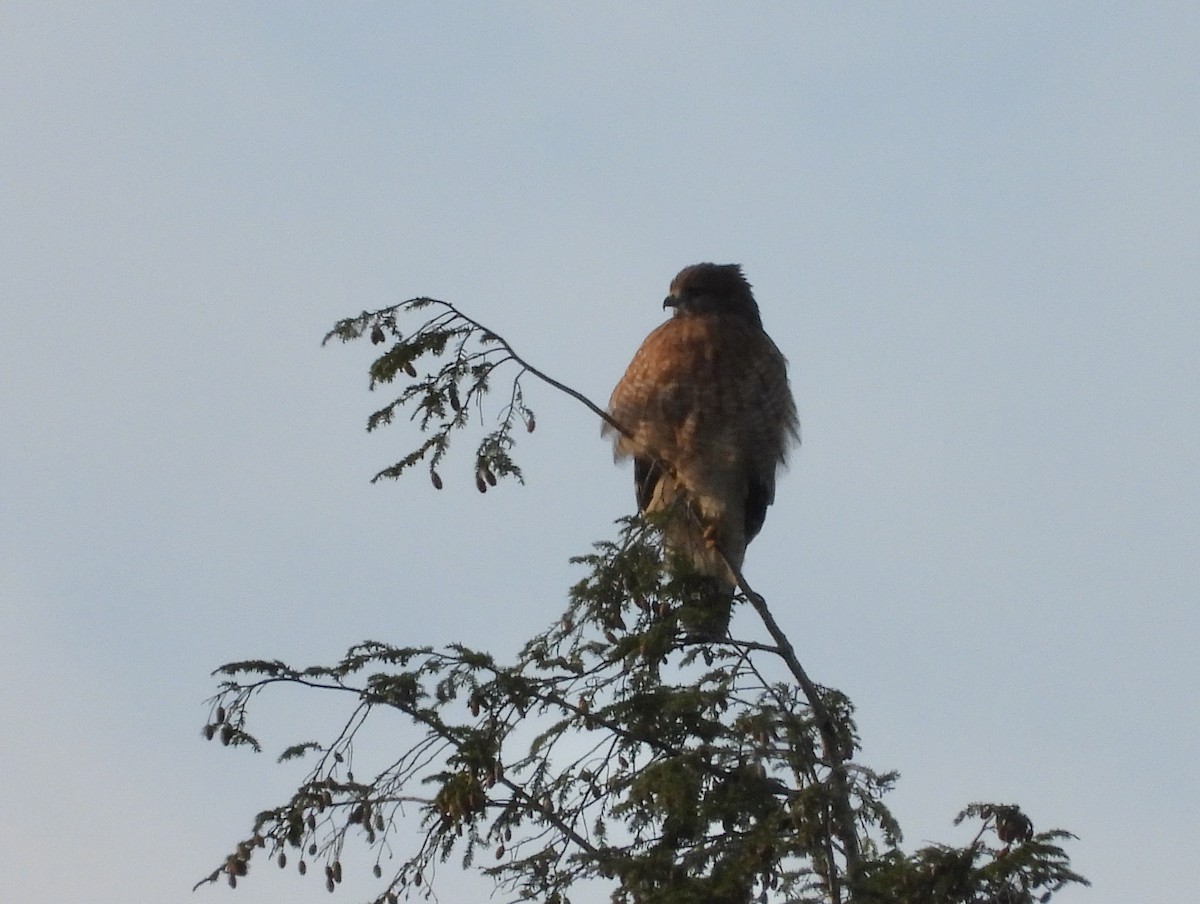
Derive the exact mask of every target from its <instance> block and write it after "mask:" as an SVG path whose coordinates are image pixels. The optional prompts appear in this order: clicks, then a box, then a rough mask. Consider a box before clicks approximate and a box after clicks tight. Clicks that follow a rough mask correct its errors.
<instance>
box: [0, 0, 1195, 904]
mask: <svg viewBox="0 0 1200 904" xmlns="http://www.w3.org/2000/svg"><path fill="white" fill-rule="evenodd" d="M0 97H2V102H3V112H2V115H0V142H2V143H0V212H2V213H0V216H2V220H0V222H2V224H3V225H0V415H2V417H3V427H2V428H0V531H2V537H0V539H2V542H0V681H2V682H3V687H4V693H3V695H0V726H3V730H2V731H0V850H3V852H4V855H5V861H6V863H7V864H8V867H7V868H6V870H5V878H4V883H3V887H4V896H5V898H6V899H8V900H12V901H22V902H35V901H47V902H50V901H69V900H77V901H88V902H96V904H109V902H114V904H115V902H126V901H146V902H166V901H196V902H200V904H206V902H209V901H227V900H233V901H236V902H239V904H256V902H272V904H274V902H283V901H305V900H312V901H317V900H324V898H325V896H326V893H325V891H324V889H323V887H322V884H321V882H320V880H319V879H314V878H313V877H311V876H310V877H309V878H308V879H307V880H301V879H299V878H298V877H296V876H295V874H294V873H292V872H290V871H289V872H288V873H287V874H282V873H279V872H278V871H274V870H272V871H267V870H264V869H262V868H259V869H258V870H257V871H256V873H255V874H254V875H252V876H251V877H250V879H249V881H248V882H246V883H244V885H243V886H242V887H241V888H239V889H238V891H237V892H235V893H231V892H230V891H229V890H228V889H226V888H224V887H216V888H206V889H202V890H201V891H199V892H197V893H196V894H195V895H192V894H191V893H190V891H189V889H190V888H191V886H192V884H193V883H194V882H195V881H196V880H197V879H198V878H200V877H201V876H202V875H204V874H205V873H207V872H208V871H209V870H210V869H212V868H213V867H214V866H215V865H216V864H217V863H218V862H219V861H220V860H221V859H222V858H223V856H224V854H225V853H226V851H227V850H228V848H229V846H230V844H231V843H232V842H234V841H235V840H237V839H238V838H241V837H243V835H244V834H245V833H246V832H247V830H248V828H249V825H250V821H251V819H252V817H253V814H254V813H255V812H257V811H258V810H260V809H263V808H264V807H267V806H270V805H273V804H275V803H278V802H281V801H282V799H283V797H284V795H285V794H286V793H287V791H288V790H289V788H290V787H291V784H289V783H291V782H294V781H296V780H297V779H298V778H299V775H300V773H299V772H298V771H297V770H287V769H283V768H281V767H276V766H275V765H274V764H273V763H274V755H275V754H277V753H278V752H279V751H280V750H281V749H282V748H283V747H284V746H286V745H287V744H290V743H292V742H294V741H298V740H304V739H307V738H309V737H311V736H313V735H314V734H316V733H318V731H319V730H321V729H322V728H324V727H327V726H329V725H332V724H333V722H332V719H333V718H334V717H335V716H336V712H335V710H333V708H332V707H330V708H328V709H323V708H322V704H320V703H318V702H315V701H308V700H306V699H304V698H300V697H295V696H293V697H286V696H285V697H280V698H276V699H275V700H274V701H273V700H272V699H271V698H266V699H264V700H263V702H262V703H260V704H259V710H258V712H259V715H260V717H261V724H262V727H263V731H262V739H263V740H264V742H265V743H266V746H267V751H268V752H267V754H265V755H262V756H255V755H253V754H250V753H248V752H244V751H232V752H231V751H226V750H223V749H222V748H220V747H219V746H216V745H209V744H205V743H204V742H203V740H202V739H201V738H200V729H201V727H202V725H203V723H204V721H205V718H206V715H207V710H206V709H205V707H204V706H203V700H204V699H205V698H206V697H207V696H208V695H209V694H210V693H211V692H212V690H213V688H214V686H215V682H214V680H213V679H212V678H210V677H209V672H210V671H211V669H213V668H214V667H216V666H217V665H219V664H221V663H223V662H226V661H229V660H231V659H236V658H243V657H279V658H282V659H285V660H288V661H291V662H294V663H296V664H299V665H305V664H309V663H329V662H332V661H334V660H335V659H336V658H337V657H338V656H339V655H340V654H341V653H342V652H343V651H344V649H345V648H346V647H347V646H348V645H350V644H352V643H354V642H357V641H360V640H363V639H365V638H374V639H379V640H385V641H390V642H394V643H423V642H431V643H444V642H447V641H449V640H451V639H460V640H463V641H465V642H467V643H469V644H473V645H476V646H484V647H488V648H491V649H493V650H495V651H497V652H498V653H500V654H502V655H511V653H513V652H514V651H515V650H516V649H517V648H518V646H519V644H520V643H521V641H522V640H523V639H524V638H525V637H527V636H528V635H530V634H531V633H533V632H534V631H536V630H538V629H539V628H541V627H543V626H545V625H546V624H548V623H549V622H551V621H553V620H554V619H556V618H557V616H558V614H559V612H560V611H561V608H562V606H563V604H564V598H565V597H564V591H565V588H566V587H567V586H568V585H569V583H570V582H572V581H573V580H575V579H576V578H577V577H578V572H576V571H575V570H573V569H572V568H571V567H569V566H568V565H567V561H566V560H567V558H568V557H569V556H571V555H574V554H578V553H581V552H585V551H586V550H587V549H588V546H589V544H590V543H591V542H592V541H593V540H594V539H597V538H601V537H604V536H607V535H609V533H610V525H611V521H612V520H613V519H614V518H616V517H618V516H620V515H622V514H625V513H628V512H629V511H631V510H632V508H633V494H632V489H631V485H630V484H631V475H630V472H629V471H628V469H621V468H618V467H615V466H614V465H613V464H612V462H611V458H610V453H609V450H608V448H607V447H606V445H605V444H604V443H603V442H602V441H601V439H600V437H599V430H598V426H597V424H596V422H595V418H594V417H592V416H591V415H590V414H588V413H587V412H586V411H584V410H583V409H582V408H581V407H579V406H577V405H575V404H574V403H572V402H570V401H569V400H566V399H564V398H562V397H559V396H556V395H555V394H553V393H551V392H550V391H549V390H543V389H541V388H536V387H534V386H532V385H530V386H529V387H528V388H529V389H530V390H531V391H530V393H529V399H528V400H529V402H530V403H531V404H532V406H533V407H534V409H535V410H536V411H537V413H538V422H539V429H538V431H537V433H536V434H534V435H532V436H530V437H528V438H525V439H523V441H522V444H521V446H520V448H519V449H518V453H519V456H520V461H521V463H522V465H523V467H524V469H525V472H526V475H527V479H528V485H527V486H526V487H524V488H521V487H516V486H507V485H505V486H502V487H501V488H499V489H498V490H496V491H493V492H490V493H488V494H487V496H486V497H481V496H479V494H478V493H476V491H475V490H474V487H473V477H472V475H471V464H470V461H469V456H468V455H465V454H464V455H461V456H460V457H458V458H456V459H454V460H453V461H452V462H451V463H449V464H448V465H447V466H446V467H445V468H444V469H443V472H444V475H443V476H444V477H445V480H446V484H447V488H446V489H445V490H444V491H443V492H442V493H440V494H439V493H436V492H435V491H434V490H433V489H432V487H431V486H430V485H429V482H428V480H427V479H426V478H425V477H424V476H423V475H422V474H420V473H417V474H415V475H414V476H413V477H412V478H411V479H408V480H404V481H402V482H400V483H398V484H387V485H376V486H371V485H370V484H369V483H368V478H369V477H370V476H371V474H373V473H374V472H375V471H376V470H378V469H379V468H380V467H382V466H384V465H386V464H389V463H390V462H391V461H393V460H394V459H395V457H396V456H397V455H398V454H400V453H402V452H404V451H406V450H407V448H408V447H407V446H406V445H405V444H406V442H409V441H411V439H412V436H411V434H406V433H405V432H404V431H403V430H400V431H397V432H395V433H389V432H382V433H379V434H374V435H369V436H368V435H367V434H366V433H365V432H364V430H363V423H364V420H365V417H366V415H367V414H368V413H369V411H370V410H372V409H371V406H372V403H373V402H375V401H376V399H375V398H373V397H371V396H369V395H368V393H367V391H366V365H367V364H368V362H369V360H370V357H371V350H370V348H369V347H366V346H363V347H359V346H357V345H352V346H348V347H341V346H338V347H336V348H326V349H321V348H319V340H320V338H321V336H322V335H323V334H324V332H325V331H326V329H328V327H329V326H330V325H331V324H332V323H333V322H334V321H335V320H336V319H337V318H339V317H341V316H344V315H347V314H353V313H357V312H358V311H360V310H363V309H371V308H378V307H383V306H385V305H389V304H393V303H395V302H397V301H400V300H402V299H404V298H408V297H411V296H415V295H434V296H437V297H441V298H445V299H448V300H451V301H453V302H455V303H456V304H458V305H460V306H462V307H463V308H464V309H466V310H467V311H469V312H471V313H472V314H473V315H474V316H476V317H477V318H478V319H481V320H483V321H484V322H485V323H487V324H488V325H489V326H491V327H492V328H493V329H495V330H496V331H498V332H501V333H503V334H504V335H505V336H506V337H507V338H509V339H510V341H512V342H513V343H514V344H515V345H516V347H517V348H518V349H519V350H520V351H521V352H522V353H523V354H524V355H526V356H527V357H528V358H529V359H530V360H531V361H533V362H535V363H536V364H537V365H538V366H540V367H541V368H543V369H544V370H547V371H549V372H550V373H552V374H554V375H555V376H557V377H558V378H559V379H562V380H564V381H566V382H568V383H570V384H571V385H573V386H575V387H576V388H578V389H579V390H581V391H582V392H584V393H587V394H588V395H589V396H591V397H592V398H593V399H596V400H597V401H601V402H602V401H603V400H605V399H606V398H607V396H608V392H609V390H610V389H611V387H612V385H613V384H614V383H615V381H616V380H617V378H618V377H619V376H620V374H621V372H622V370H623V369H624V366H625V364H626V363H627V362H628V360H629V358H630V356H631V355H632V354H633V351H634V350H635V349H636V347H637V345H638V343H639V342H640V341H641V339H642V337H643V336H644V335H645V334H646V333H647V332H648V331H649V330H650V329H652V328H653V327H654V326H655V325H656V324H657V323H658V322H659V321H660V320H661V319H662V316H663V315H662V311H661V308H660V302H661V299H662V297H663V296H664V294H665V292H666V288H667V285H668V283H669V282H670V280H671V277H672V276H673V275H674V274H675V272H676V271H677V270H679V269H680V268H681V267H683V266H684V265H687V264H690V263H694V262H697V261H700V260H713V261H717V262H738V263H741V264H743V265H744V267H745V270H746V273H747V276H748V277H749V279H750V281H751V282H752V283H753V284H754V286H755V292H756V295H757V297H758V300H759V303H760V306H761V309H762V313H763V318H764V322H765V324H766V327H767V329H768V331H769V332H770V333H771V335H772V336H773V337H774V339H775V341H776V342H777V344H778V345H779V346H780V347H781V349H782V350H783V351H784V353H785V354H786V355H787V356H788V358H789V359H790V361H791V374H792V381H793V385H794V388H795V392H796V396H797V400H798V404H799V408H800V413H801V419H802V422H803V431H804V446H803V448H802V449H801V450H800V452H799V454H798V455H796V456H795V460H794V463H793V466H792V468H791V471H790V472H789V473H788V474H787V475H786V476H785V477H784V478H783V480H782V482H781V484H780V489H779V494H778V498H777V500H776V505H775V507H774V508H773V509H772V510H771V511H770V513H769V516H768V518H767V524H766V527H765V529H764V531H763V534H762V535H761V537H760V538H759V539H758V540H757V541H756V542H755V543H754V545H753V546H752V547H751V549H750V552H749V555H748V558H747V564H746V570H747V575H748V577H749V579H750V580H751V582H752V583H754V584H755V585H756V586H757V587H758V588H759V589H760V590H761V591H763V592H764V593H765V594H766V596H767V597H768V599H770V601H771V603H772V606H773V608H774V610H775V612H776V614H777V616H778V618H779V620H780V621H781V622H782V623H783V625H784V627H785V629H787V630H788V631H789V633H790V635H791V637H792V639H793V641H794V642H795V644H796V646H797V649H798V652H799V654H800V657H801V659H802V660H803V661H804V662H805V664H806V666H807V667H808V669H809V671H810V673H811V674H812V675H813V677H814V678H815V679H817V680H818V681H820V682H822V683H824V684H828V685H832V686H835V687H838V688H840V689H842V690H843V691H845V692H846V693H848V694H849V695H850V697H851V699H853V700H854V701H855V703H856V704H857V706H858V714H859V727H860V729H861V732H862V736H863V740H864V746H865V751H864V753H863V755H862V760H863V762H865V763H867V764H869V765H871V766H873V767H876V768H878V769H897V770H899V771H900V773H901V774H902V779H901V782H900V786H899V789H898V790H897V791H896V792H895V793H894V794H893V795H892V797H891V798H890V802H891V805H892V807H893V810H894V812H895V814H896V815H897V817H898V818H899V819H900V821H901V824H902V825H903V826H904V828H905V830H906V835H907V840H908V842H909V844H911V845H916V844H919V843H921V842H925V841H930V840H948V839H951V838H953V837H955V836H954V834H953V833H952V832H951V831H950V829H949V823H950V821H951V819H952V817H953V816H954V814H955V813H956V812H957V811H958V810H959V809H960V808H961V807H962V806H964V805H965V804H967V803H968V802H971V801H975V800H996V801H1001V802H1019V803H1021V804H1022V805H1023V806H1024V807H1025V809H1026V811H1027V812H1028V813H1029V815H1030V816H1031V817H1032V819H1033V820H1034V823H1035V825H1036V826H1037V827H1039V828H1049V827H1051V826H1059V827H1063V828H1067V829H1069V830H1071V831H1074V832H1075V833H1077V834H1078V835H1079V836H1080V839H1079V840H1078V841H1077V842H1073V843H1071V845H1070V847H1069V850H1070V853H1071V854H1072V857H1073V860H1074V865H1075V867H1076V868H1077V869H1079V870H1080V871H1082V872H1083V873H1085V874H1086V875H1088V876H1089V877H1090V878H1091V879H1092V880H1093V881H1094V882H1095V888H1094V890H1093V891H1091V892H1086V891H1074V892H1070V893H1067V894H1064V895H1062V897H1061V899H1060V900H1062V901H1064V902H1068V904H1069V902H1084V901H1087V902H1097V904H1108V902H1114V904H1116V902H1128V901H1138V900H1141V901H1184V900H1188V899H1190V898H1191V896H1192V895H1193V894H1194V891H1195V879H1194V872H1195V869H1194V858H1195V843H1194V840H1193V835H1194V830H1195V826H1196V813H1197V812H1198V811H1200V782H1198V781H1197V779H1196V765H1197V754H1198V752H1200V716H1198V715H1197V712H1198V710H1197V706H1196V702H1195V698H1196V693H1197V691H1198V690H1200V657H1198V656H1197V653H1196V646H1197V637H1198V634H1200V616H1198V615H1197V605H1196V602H1197V600H1196V597H1197V590H1198V588H1200V477H1198V473H1200V468H1198V467H1197V447H1198V445H1200V392H1198V390H1200V364H1198V362H1197V349H1198V346H1200V298H1198V295H1200V293H1198V289H1197V287H1198V286H1200V162H1198V159H1197V148H1200V6H1197V5H1196V4H1192V3H1178V4H1172V3H1152V4H1151V3H1127V4H1108V3H1053V4H1048V3H1040V2H1039V3H1005V4H982V3H935V4H832V3H830V4H801V3H796V4H786V5H785V4H774V5H766V4H762V5H750V4H743V3H739V4H698V3H695V4H681V3H680V4H654V5H647V4H632V3H629V4H610V8H608V9H605V10H604V11H601V10H600V9H599V8H598V5H593V6H590V7H585V6H582V5H568V4H561V3H544V4H532V3H524V4H521V3H518V4H505V5H504V6H503V7H502V8H498V7H494V6H492V5H490V4H489V5H483V4H475V5H472V4H443V5H439V6H434V5H432V4H391V3H336V4H335V3H326V4H318V3H304V4H301V3H253V4H252V3H244V2H211V0H206V2H203V3H191V2H174V3H136V2H127V3H115V4H114V3H103V2H99V3H75V2H70V3H68V2H62V3H58V2H49V0H37V2H21V0H7V2H5V3H4V5H3V7H2V8H0ZM464 451H465V450H464ZM737 625H738V627H739V628H740V629H742V630H744V631H746V632H749V631H752V630H754V626H753V624H752V622H751V620H750V616H749V614H748V613H740V614H739V616H738V621H737ZM314 723H319V724H314ZM366 869H367V866H363V867H362V871H365V870H366ZM355 883H357V884H355ZM347 886H349V887H348V888H344V889H342V890H341V892H340V895H341V897H342V899H344V900H352V899H355V900H357V899H358V898H362V897H365V896H366V895H367V894H368V893H369V891H368V890H369V889H370V888H372V887H373V886H371V885H369V884H368V883H365V882H359V881H358V879H357V877H354V878H353V879H351V880H348V881H347ZM460 887H461V888H466V887H476V886H467V885H463V886H460V885H459V884H457V882H456V881H455V880H453V879H451V880H450V881H449V882H448V883H447V886H446V889H448V890H447V891H446V892H445V893H444V894H443V900H446V901H456V900H463V899H465V895H466V894H467V893H466V892H462V891H457V890H456V889H459V888H460ZM356 894H357V895H358V898H355V897H354V896H355V895H356Z"/></svg>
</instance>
